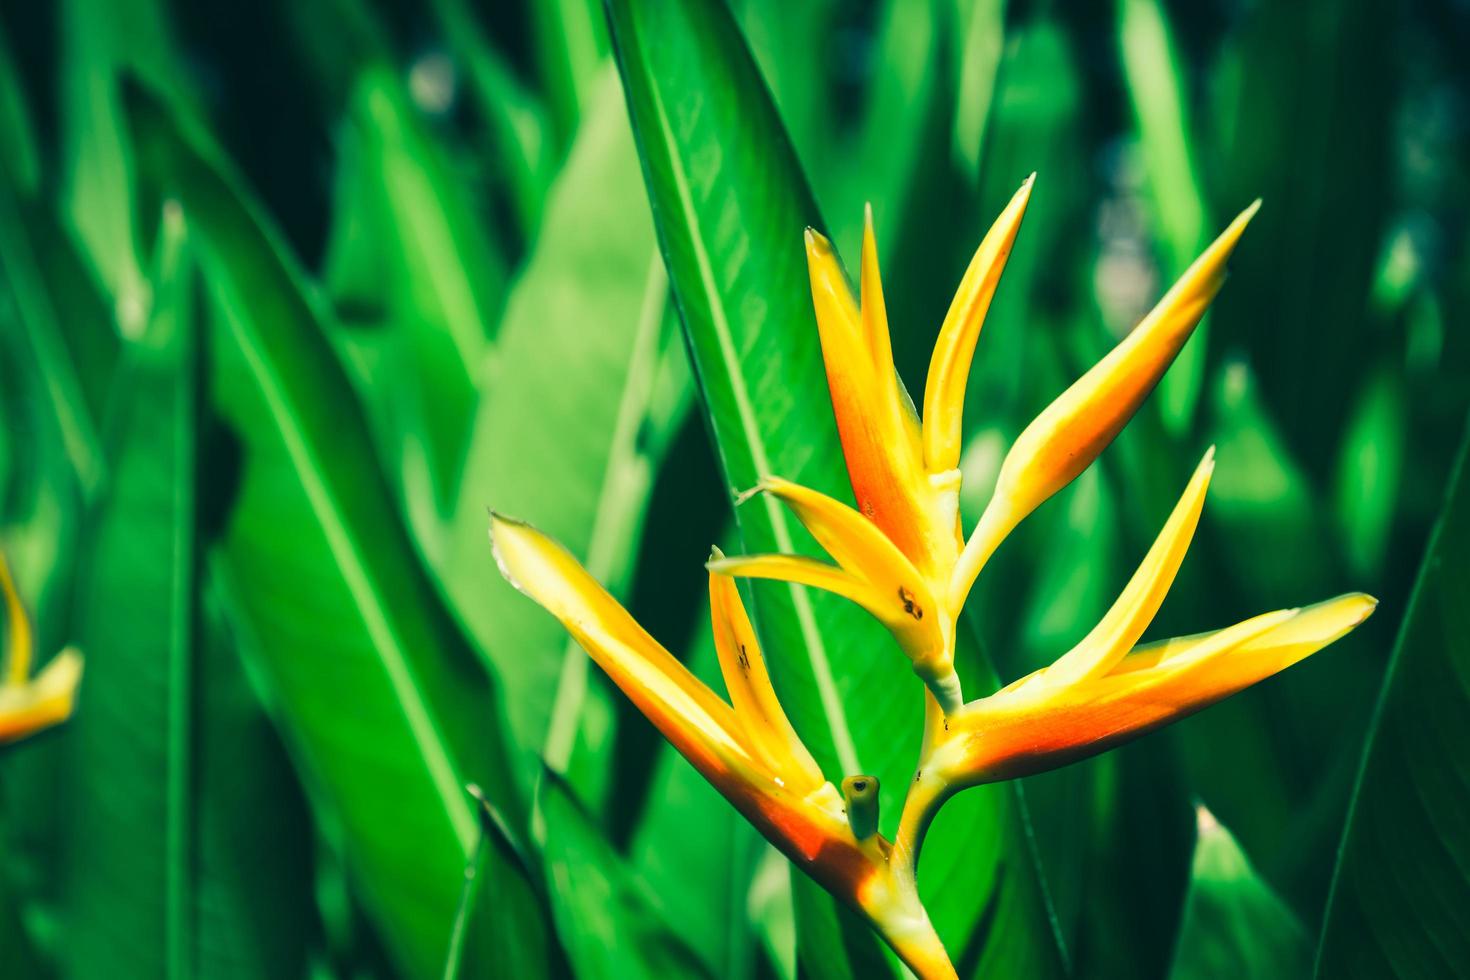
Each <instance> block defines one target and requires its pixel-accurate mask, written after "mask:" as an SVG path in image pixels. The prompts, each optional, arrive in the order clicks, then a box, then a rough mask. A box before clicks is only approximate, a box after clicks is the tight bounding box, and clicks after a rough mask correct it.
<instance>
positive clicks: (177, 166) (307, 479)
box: [133, 92, 536, 975]
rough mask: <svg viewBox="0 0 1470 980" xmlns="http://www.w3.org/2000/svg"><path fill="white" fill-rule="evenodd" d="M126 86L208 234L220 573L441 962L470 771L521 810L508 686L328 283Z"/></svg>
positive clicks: (353, 816) (280, 710)
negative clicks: (359, 380) (464, 613)
mask: <svg viewBox="0 0 1470 980" xmlns="http://www.w3.org/2000/svg"><path fill="white" fill-rule="evenodd" d="M133 101H134V106H133V116H134V128H135V130H136V132H137V134H138V137H139V143H138V145H139V149H140V161H142V162H143V163H144V164H145V165H146V168H147V169H146V170H145V171H144V172H146V173H148V174H149V175H151V177H152V179H153V180H154V181H155V182H156V183H157V184H158V185H160V186H161V187H162V188H164V189H166V190H167V191H168V192H170V193H174V194H176V195H177V196H178V197H179V200H180V201H181V202H182V204H183V207H184V210H185V214H186V215H187V216H188V220H189V222H190V225H191V227H192V228H193V229H194V231H195V232H196V233H197V234H198V237H199V240H200V243H201V244H200V258H201V267H202V268H203V270H204V274H205V282H206V284H207V287H208V288H207V292H208V296H209V299H210V310H211V313H212V319H213V327H214V329H213V331H212V333H211V336H210V348H211V355H212V360H211V364H210V369H211V375H212V385H211V390H210V399H211V404H212V405H213V406H214V408H215V409H216V410H217V411H218V412H219V413H220V417H221V418H220V426H221V428H220V431H218V432H217V433H215V434H214V435H213V436H212V438H211V442H212V443H213V446H214V447H215V450H216V452H220V453H221V456H222V457H223V458H221V459H220V460H218V461H217V462H216V466H217V467H220V468H229V467H234V468H236V469H235V472H236V478H237V480H238V483H237V484H236V485H234V486H226V487H223V488H221V491H222V492H223V493H225V494H227V495H228V497H229V505H228V510H227V513H226V514H225V515H224V520H223V527H222V528H221V530H220V532H219V535H218V538H217V540H215V541H214V542H212V548H211V558H210V569H211V573H212V574H214V575H216V576H218V578H219V581H220V582H221V584H222V586H223V588H224V589H225V591H226V593H227V596H228V600H229V603H230V608H231V613H232V615H233V616H234V618H235V621H236V622H237V623H238V624H239V626H240V628H241V630H242V632H243V633H244V634H245V635H246V637H247V640H248V649H249V650H251V651H253V652H254V653H255V654H256V657H255V660H254V663H253V668H254V670H255V671H256V672H257V675H258V676H259V677H260V678H261V680H262V682H263V684H264V685H265V686H266V688H267V690H268V691H269V693H270V696H271V699H272V703H273V705H274V708H275V715H276V718H277V721H278V723H279V724H280V725H281V726H282V728H283V730H284V731H285V733H286V734H287V737H288V739H289V740H290V742H291V743H292V746H293V748H294V750H295V752H296V754H297V757H298V758H299V759H300V761H301V765H302V769H303V772H304V774H305V779H306V783H307V786H308V788H309V791H310V793H311V797H312V801H313V803H314V804H315V805H316V806H317V807H318V809H319V811H320V813H321V816H322V819H323V820H324V821H325V822H326V823H327V825H328V826H330V827H334V828H337V830H336V832H337V833H338V834H340V838H341V840H342V842H343V848H344V850H345V853H346V854H347V856H348V864H349V867H350V868H351V870H352V873H353V876H354V881H355V883H356V884H357V885H358V887H359V888H360V890H361V894H362V896H363V899H364V902H365V905H366V906H367V908H368V910H369V912H370V913H371V914H372V915H373V917H374V919H375V921H376V923H377V925H378V927H379V929H380V930H381V931H382V933H383V935H384V937H385V939H386V941H387V944H388V946H389V947H390V948H391V949H392V951H393V952H394V953H395V955H396V957H397V959H398V961H399V963H400V965H401V966H402V968H403V969H404V970H405V971H406V972H408V973H410V974H413V975H430V974H433V973H437V972H438V971H439V970H440V969H441V968H442V966H443V961H444V955H445V950H446V947H447V943H448V940H449V933H450V926H451V922H452V919H453V917H454V914H455V909H456V907H457V905H458V900H459V890H460V889H459V883H460V880H461V878H462V873H463V868H464V864H465V861H466V859H467V858H468V856H469V854H470V853H471V851H472V850H473V848H474V846H475V841H476V837H477V834H478V828H477V825H476V821H475V816H474V812H473V810H472V808H471V807H470V805H469V804H468V802H467V801H466V799H465V797H464V794H463V786H464V785H465V783H466V782H467V781H470V780H474V781H476V782H478V783H480V784H481V785H483V786H485V787H486V788H487V793H488V794H489V795H490V797H491V798H492V799H494V800H495V801H496V802H497V803H498V804H500V805H503V806H505V808H506V810H507V812H508V813H510V814H512V819H513V820H516V819H518V818H517V817H516V814H518V812H519V811H518V808H516V806H515V801H514V795H513V793H512V792H511V790H510V787H509V772H508V763H507V762H506V758H505V752H504V749H503V746H502V745H501V743H500V729H499V709H498V703H497V699H496V695H495V692H494V690H493V688H492V686H491V685H490V683H489V680H488V678H487V677H486V676H485V673H484V671H483V667H482V665H481V664H480V663H478V662H477V660H476V658H475V655H474V653H473V651H472V650H471V648H470V646H469V644H468V643H467V642H466V640H465V638H464V636H463V635H462V634H461V633H460V632H459V630H458V628H457V626H456V624H455V623H454V620H453V619H452V617H451V616H450V615H449V613H448V611H447V610H446V609H445V608H444V606H443V605H442V604H441V600H440V598H439V596H438V593H437V592H436V591H435V589H434V586H433V584H432V582H431V581H430V579H429V578H428V576H427V575H426V574H425V572H424V571H423V569H422V567H421V566H420V564H419V561H418V557H417V554H416V552H415V550H414V548H413V546H412V544H411V543H410V541H409V538H408V535H407V532H406V531H405V529H404V528H403V526H402V524H401V522H400V521H399V518H398V516H397V513H396V511H395V508H394V506H393V502H392V497H391V495H390V493H389V491H388V488H387V487H386V486H385V484H384V481H383V478H382V476H381V475H380V473H379V471H378V469H377V465H376V462H375V460H374V458H373V453H372V447H371V443H370V439H369V436H368V434H367V430H366V426H365V423H364V420H363V417H362V414H361V412H360V410H359V409H358V407H357V405H356V404H355V403H354V401H353V399H352V395H351V389H350V387H349V386H348V383H347V379H346V376H345V374H344V372H343V370H342V368H341V366H340V364H339V363H338V362H337V361H336V360H335V358H334V356H333V352H332V350H331V348H330V346H329V344H328V343H327V341H326V338H325V334H324V328H323V317H322V315H321V314H320V312H319V311H320V304H319V302H318V301H317V299H316V297H315V294H313V293H312V292H311V291H310V289H309V287H307V285H306V284H305V283H304V281H303V280H302V278H301V275H300V272H299V269H298V268H297V266H296V265H295V264H294V262H293V261H292V260H291V258H290V257H289V255H288V254H287V253H286V252H285V251H284V249H283V248H282V247H281V246H280V244H279V239H278V238H277V236H276V235H275V233H274V232H273V231H271V229H270V228H269V227H268V226H266V225H264V223H263V222H262V220H261V219H260V218H259V217H258V213H259V212H258V210H257V209H256V207H255V205H254V204H253V203H252V202H251V201H250V200H249V199H248V198H247V197H245V196H244V195H243V193H242V192H241V191H239V190H238V189H237V186H238V185H237V184H236V183H235V181H234V179H233V178H232V176H231V175H230V172H229V170H228V168H227V166H226V165H225V164H224V163H223V162H222V161H221V160H220V158H219V156H218V152H217V151H216V150H214V149H213V148H212V147H211V146H210V145H209V144H208V143H207V142H206V141H205V140H204V139H203V138H202V137H200V136H198V135H197V134H196V133H194V131H192V130H191V129H188V128H187V123H186V122H185V121H183V120H175V119H173V118H170V117H169V116H168V115H167V113H166V112H165V110H163V109H162V108H161V106H160V105H159V104H158V103H157V102H156V101H155V100H153V99H152V98H150V97H148V96H147V95H146V94H144V93H141V92H139V93H136V95H135V98H134V100H133ZM231 446H233V447H234V448H235V449H236V451H237V452H238V454H239V455H238V456H236V457H234V458H233V459H231V458H230V457H229V455H228V452H229V449H230V447H231ZM344 709H346V710H344ZM492 873H493V874H508V875H512V876H515V875H518V874H519V872H518V871H517V870H516V869H513V868H507V867H505V866H504V865H497V866H496V867H494V868H492ZM488 904H489V903H487V908H486V910H485V913H486V916H485V920H484V921H485V922H486V926H485V928H491V929H498V930H502V932H501V933H499V934H500V935H503V936H507V937H509V936H515V935H517V934H521V935H529V934H533V933H531V932H530V930H529V929H520V928H518V922H519V921H520V919H521V917H523V916H534V915H535V914H536V912H535V909H534V908H532V907H529V906H524V905H512V906H509V907H506V908H496V909H494V910H493V914H490V910H489V908H488Z"/></svg>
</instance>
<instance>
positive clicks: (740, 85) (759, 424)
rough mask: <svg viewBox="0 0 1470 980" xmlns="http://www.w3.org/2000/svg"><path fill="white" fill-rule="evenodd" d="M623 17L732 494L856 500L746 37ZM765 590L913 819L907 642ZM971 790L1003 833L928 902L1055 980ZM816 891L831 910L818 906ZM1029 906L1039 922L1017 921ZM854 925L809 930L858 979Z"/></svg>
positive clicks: (987, 797) (751, 541) (800, 661)
mask: <svg viewBox="0 0 1470 980" xmlns="http://www.w3.org/2000/svg"><path fill="white" fill-rule="evenodd" d="M609 16H610V19H611V22H612V30H613V43H614V48H615V50H616V52H617V56H618V63H619V67H620V70H621V71H622V75H623V82H624V89H625V92H626V94H627V98H628V106H629V112H630V115H631V116H632V119H633V128H634V133H635V135H636V136H637V138H638V147H639V152H640V154H641V156H642V160H643V169H644V179H645V183H646V184H647V187H648V192H649V197H650V199H651V201H652V204H653V210H654V216H655V219H656V227H657V229H658V233H659V242H660V246H661V248H662V250H663V255H664V261H665V264H666V265H667V266H668V269H669V276H670V280H671V282H672V284H673V288H674V293H675V296H676V298H677V300H678V303H679V309H680V313H681V314H682V316H683V320H684V327H685V332H686V336H687V339H688V342H689V348H690V351H691V353H692V358H693V362H694V366H695V371H696V373H697V376H698V378H699V381H700V386H701V392H702V394H703V396H704V404H705V410H706V412H707V413H708V417H709V420H710V424H711V428H712V430H713V432H714V435H715V441H716V443H717V446H718V450H719V454H720V461H721V463H722V466H723V469H724V474H725V479H726V483H727V486H728V487H729V488H730V490H731V492H732V494H733V493H735V492H738V491H740V490H743V489H745V488H747V487H750V486H753V485H754V484H755V483H756V482H757V481H758V480H759V479H760V478H762V477H765V476H771V475H776V476H782V477H786V478H788V479H792V480H796V481H798V482H801V483H803V484H806V485H808V486H812V487H815V488H817V489H819V490H822V491H824V492H828V493H832V494H835V495H841V496H844V497H845V496H846V495H847V490H846V480H845V472H844V467H843V463H842V460H841V456H840V452H839V448H838V440H837V435H836V431H835V426H834V424H833V421H832V410H831V405H830V402H829V399H828V393H827V386H826V383H825V379H824V377H823V370H822V365H821V357H820V353H819V349H818V342H817V334H816V328H815V325H814V321H813V317H812V310H811V303H810V296H809V292H808V285H807V282H806V275H805V267H804V262H803V256H802V246H801V229H802V226H804V225H820V224H821V220H820V216H819V215H818V214H817V212H816V207H815V205H814V204H813V202H812V198H811V195H810V193H809V191H808V189H807V184H806V180H805V177H804V176H803V174H802V172H801V168H800V166H799V164H798V163H797V161H796V159H795V156H794V154H793V153H792V150H791V146H790V143H789V141H788V139H787V136H786V132H785V130H784V129H783V127H782V125H781V121H780V119H779V118H778V116H777V114H776V111H775V108H774V106H773V104H772V102H771V98H770V95H769V93H768V91H767V89H766V86H765V83H764V82H763V81H762V79H761V78H760V76H759V73H758V72H757V70H756V67H755V65H754V62H753V61H752V59H751V57H750V54H749V51H748V50H747V48H746V46H745V42H744V39H743V38H742V37H741V35H740V33H739V30H738V29H737V27H736V26H735V24H734V22H733V21H732V19H731V18H730V16H729V13H728V11H727V10H726V9H725V8H724V5H723V4H721V3H719V2H717V0H703V2H692V3H673V2H663V0H616V2H613V3H610V4H609ZM737 519H738V522H739V527H740V534H741V538H742V542H743V545H744V547H745V548H746V549H747V550H748V551H751V552H758V551H771V550H776V551H784V552H798V551H806V552H808V553H813V552H814V545H813V544H812V542H811V541H810V539H809V538H807V537H806V536H805V535H804V533H803V532H801V531H800V530H799V529H798V528H797V527H796V526H795V524H794V522H793V521H792V519H791V518H790V517H789V516H788V515H787V514H786V513H785V512H783V511H782V510H781V508H780V507H779V506H777V505H776V503H775V502H774V501H773V500H769V499H764V498H758V499H756V500H752V501H751V502H749V503H747V504H745V505H744V506H742V507H740V508H739V509H738V510H737ZM755 595H756V599H757V603H756V610H755V611H756V617H757V620H758V625H759V627H760V629H761V631H762V634H763V639H764V641H765V646H766V652H767V658H768V660H769V662H770V663H771V665H772V674H773V678H774V681H775V683H776V685H777V688H778V691H779V693H780V694H781V696H782V702H783V704H784V705H785V706H786V708H787V711H788V714H789V715H790V716H791V719H792V722H793V724H794V725H795V726H796V727H797V729H798V730H799V731H800V732H801V734H802V736H803V738H804V739H805V741H806V743H807V744H808V746H809V747H810V748H811V750H812V752H813V754H814V755H815V756H816V758H817V760H818V761H819V762H820V763H821V764H822V766H823V769H824V771H825V772H826V774H827V775H828V776H829V777H832V778H838V777H840V776H842V775H846V774H852V773H857V772H867V773H872V774H875V775H878V776H879V777H880V780H881V784H882V786H883V788H884V796H883V800H882V809H883V811H884V812H886V813H887V814H889V815H890V817H889V819H896V814H897V812H898V809H899V804H900V802H901V799H902V791H903V789H904V787H905V786H906V785H907V783H908V780H909V778H911V775H912V769H911V767H912V764H913V760H912V758H911V757H909V756H908V755H907V753H908V752H910V751H912V748H911V745H912V743H911V742H910V741H909V740H908V739H906V738H904V737H902V735H901V734H900V733H903V732H912V733H917V731H918V729H919V725H920V719H919V710H918V708H919V704H920V691H919V688H918V682H917V681H916V680H915V679H914V678H913V677H912V676H911V675H910V674H909V672H908V671H907V669H906V665H905V663H904V661H903V660H902V658H901V657H899V656H898V654H897V651H896V650H895V649H894V648H893V645H892V641H891V640H890V639H889V638H888V637H887V636H885V635H884V634H883V633H882V632H881V630H878V629H877V628H876V627H875V624H873V623H872V622H870V621H866V620H865V619H864V618H863V617H862V616H861V614H859V613H857V611H856V610H855V609H853V608H851V607H849V606H846V605H843V604H842V603H841V601H840V600H835V599H833V598H832V597H829V596H816V595H810V594H808V593H807V592H806V591H805V590H803V589H801V588H799V587H787V586H784V585H763V586H760V587H757V588H756V589H755ZM962 800H963V804H962V803H961V801H956V803H955V804H953V806H954V807H955V808H956V809H955V812H956V813H961V812H963V813H964V814H965V815H966V816H967V818H968V819H972V820H974V821H976V822H978V824H979V825H980V826H979V828H977V829H978V830H982V831H983V832H982V833H980V834H979V836H981V838H982V841H990V842H992V843H991V845H982V847H981V848H980V849H979V854H977V853H976V851H974V850H971V849H969V848H968V847H966V846H965V842H964V841H961V840H960V839H959V838H958V835H955V836H950V837H948V839H947V840H946V839H945V838H944V837H943V836H940V835H936V836H935V837H934V838H933V839H932V840H931V842H930V844H929V846H928V849H926V852H925V868H926V869H930V870H929V871H928V872H927V873H928V874H930V876H931V877H932V878H935V879H938V880H942V879H944V878H946V877H947V876H948V875H949V874H951V873H952V871H953V870H954V869H958V868H959V867H961V862H968V864H969V867H970V868H971V869H978V870H975V877H976V878H977V879H978V880H976V881H974V882H973V883H974V884H975V886H976V887H975V888H973V889H966V888H955V889H946V890H943V891H941V892H939V893H938V896H939V897H937V898H936V899H935V904H933V905H931V913H933V914H934V915H935V917H936V919H938V920H942V921H943V922H944V923H945V924H944V925H941V926H940V928H941V935H944V936H945V938H947V939H948V940H949V941H950V942H951V943H952V947H953V948H952V952H955V955H956V956H958V955H959V950H961V949H963V948H964V947H965V944H966V940H967V939H968V938H969V931H970V926H972V925H973V924H974V923H976V922H978V921H979V920H980V918H981V917H982V916H983V915H984V912H985V910H986V909H987V908H989V909H992V910H994V909H1003V910H1004V918H1003V919H1002V921H1004V922H1006V923H1007V927H1006V928H1005V929H1004V930H997V931H996V932H995V933H991V934H987V935H985V936H983V937H982V939H981V944H982V945H984V946H986V947H987V949H986V951H987V952H989V953H991V954H993V955H992V956H982V955H977V957H976V959H977V960H979V959H984V960H985V961H986V962H987V965H993V966H994V965H998V964H999V963H1000V962H1001V961H1002V959H1003V958H1004V957H1006V956H1010V957H1012V958H1011V959H1010V961H1009V962H1011V963H1026V964H1027V965H1028V967H1029V968H1030V969H1031V970H1032V972H1033V973H1038V975H1045V974H1046V973H1047V972H1048V971H1049V970H1051V969H1054V968H1056V967H1057V966H1059V963H1060V961H1059V958H1058V957H1057V955H1056V950H1055V947H1054V946H1053V945H1052V943H1053V936H1052V932H1051V928H1050V924H1049V922H1048V920H1047V916H1046V914H1045V911H1044V904H1043V903H1042V901H1041V892H1040V891H1039V890H1038V889H1032V890H1029V891H1028V890H1027V889H1026V888H1025V887H1024V886H1023V885H1022V882H1024V881H1025V880H1027V879H1029V880H1031V881H1032V883H1033V884H1034V882H1035V873H1036V868H1035V863H1034V860H1032V858H1031V856H1030V855H1029V852H1027V851H1026V849H1025V847H1024V845H1022V844H1021V841H1022V840H1023V838H1024V834H1023V833H1021V832H1019V828H1020V826H1021V824H1020V821H1019V819H1018V817H1019V811H1017V810H1015V809H1013V806H1014V800H1013V798H1012V797H1011V796H1010V795H1009V793H1008V792H1007V791H1006V790H1004V789H1001V790H998V791H996V792H993V793H991V792H983V793H974V794H971V795H969V796H968V797H966V798H962ZM972 826H973V825H972ZM1013 831H1016V832H1014V833H1013ZM1013 845H1014V849H1013ZM999 862H1004V865H1005V870H1004V871H999V870H998V867H999ZM925 873H926V871H925V870H923V869H921V873H920V877H921V879H922V878H923V877H924V875H925ZM987 889H988V890H987ZM796 895H797V900H798V919H799V921H800V920H801V919H802V918H805V919H806V921H807V922H809V923H814V922H818V921H828V920H830V918H831V917H832V916H833V915H839V916H840V915H842V914H843V913H839V912H838V911H837V910H836V909H835V908H834V907H833V906H832V904H831V902H830V900H827V899H826V896H825V895H822V894H820V893H819V892H814V891H813V890H811V889H804V888H798V889H797V890H796ZM803 902H811V903H815V904H811V905H810V906H809V907H808V909H807V913H809V914H805V915H804V914H803V912H802V911H801V904H802V903H803ZM1012 915H1015V916H1018V917H1019V918H1020V920H1022V921H1025V922H1026V923H1027V927H1019V926H1016V925H1013V923H1015V921H1016V920H1014V919H1012V918H1011V916H1012ZM1030 927H1034V928H1030ZM843 931H844V930H841V929H838V930H836V931H834V930H830V929H829V930H825V933H817V932H814V931H812V930H811V929H808V930H806V931H805V934H804V935H803V936H802V960H803V964H804V966H805V967H806V968H807V969H809V970H812V971H816V975H833V976H841V975H843V973H844V971H846V970H848V969H849V966H848V964H849V963H850V961H849V959H848V957H847V954H846V952H845V950H844V949H843V948H842V945H843V943H844V942H845V940H843V939H842V938H841V936H840V935H838V934H839V933H842V932H843ZM1002 932H1004V934H1005V936H1004V940H1003V941H1002V939H1001V935H1000V934H1001V933H1002ZM823 934H824V935H825V937H826V938H825V940H823V939H822V938H821V935H823ZM863 939H864V941H867V942H869V943H870V942H871V937H867V936H864V937H863ZM834 943H835V944H836V945H835V946H834ZM1002 950H1006V951H1007V952H1001V951H1002ZM864 955H866V954H864ZM996 957H1000V958H999V959H998V958H996ZM1038 971H1039V972H1038Z"/></svg>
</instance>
